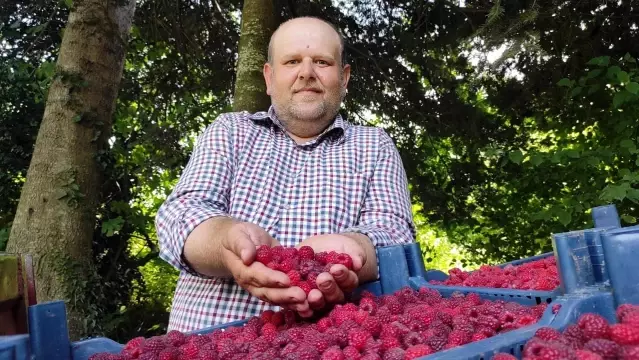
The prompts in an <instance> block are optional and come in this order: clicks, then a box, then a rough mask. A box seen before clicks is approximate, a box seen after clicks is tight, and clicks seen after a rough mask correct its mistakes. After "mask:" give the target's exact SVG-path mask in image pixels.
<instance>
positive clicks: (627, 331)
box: [610, 324, 639, 345]
mask: <svg viewBox="0 0 639 360" xmlns="http://www.w3.org/2000/svg"><path fill="white" fill-rule="evenodd" d="M610 340H612V341H614V342H616V343H617V344H619V345H639V327H637V326H634V325H629V324H615V325H613V326H611V327H610Z"/></svg>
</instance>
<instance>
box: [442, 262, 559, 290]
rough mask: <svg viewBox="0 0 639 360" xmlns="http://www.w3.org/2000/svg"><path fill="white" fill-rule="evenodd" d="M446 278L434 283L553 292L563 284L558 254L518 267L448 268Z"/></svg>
mask: <svg viewBox="0 0 639 360" xmlns="http://www.w3.org/2000/svg"><path fill="white" fill-rule="evenodd" d="M448 274H449V275H450V276H449V277H448V279H446V280H445V281H437V280H431V281H430V283H431V284H433V285H449V286H451V285H452V286H469V287H486V288H507V289H520V290H542V291H551V290H554V289H555V288H557V286H559V284H560V281H559V272H558V270H557V262H556V260H555V257H554V256H550V257H547V258H544V259H540V260H535V261H532V262H529V263H524V264H521V265H518V266H512V265H507V266H505V267H504V268H500V267H498V266H489V265H482V266H481V267H480V268H479V269H478V270H477V271H473V272H466V271H462V270H460V269H458V268H454V269H451V270H449V271H448Z"/></svg>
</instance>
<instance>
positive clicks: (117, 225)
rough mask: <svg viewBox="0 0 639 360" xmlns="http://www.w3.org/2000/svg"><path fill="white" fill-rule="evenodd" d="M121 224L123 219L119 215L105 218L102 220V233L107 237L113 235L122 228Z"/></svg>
mask: <svg viewBox="0 0 639 360" xmlns="http://www.w3.org/2000/svg"><path fill="white" fill-rule="evenodd" d="M122 225H124V219H122V217H121V216H118V217H116V218H114V219H109V220H106V221H104V222H102V234H105V235H106V236H107V237H109V236H113V235H114V234H115V233H116V232H118V231H120V230H121V229H122Z"/></svg>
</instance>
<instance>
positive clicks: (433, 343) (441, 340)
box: [426, 335, 448, 351]
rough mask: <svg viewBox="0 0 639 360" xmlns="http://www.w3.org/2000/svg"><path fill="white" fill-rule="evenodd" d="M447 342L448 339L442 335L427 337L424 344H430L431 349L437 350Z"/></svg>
mask: <svg viewBox="0 0 639 360" xmlns="http://www.w3.org/2000/svg"><path fill="white" fill-rule="evenodd" d="M447 343H448V339H447V337H444V336H441V335H440V336H433V337H431V338H429V339H428V340H426V345H428V346H430V347H431V349H433V350H435V351H439V350H441V349H443V348H444V346H446V344H447Z"/></svg>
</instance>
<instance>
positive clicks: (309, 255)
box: [297, 246, 315, 260]
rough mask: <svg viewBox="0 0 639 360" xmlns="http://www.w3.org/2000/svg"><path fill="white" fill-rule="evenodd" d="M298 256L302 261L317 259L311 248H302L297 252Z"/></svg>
mask: <svg viewBox="0 0 639 360" xmlns="http://www.w3.org/2000/svg"><path fill="white" fill-rule="evenodd" d="M297 256H298V257H299V258H300V260H313V259H314V258H315V251H314V250H313V248H312V247H310V246H302V247H301V248H299V250H297Z"/></svg>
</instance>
